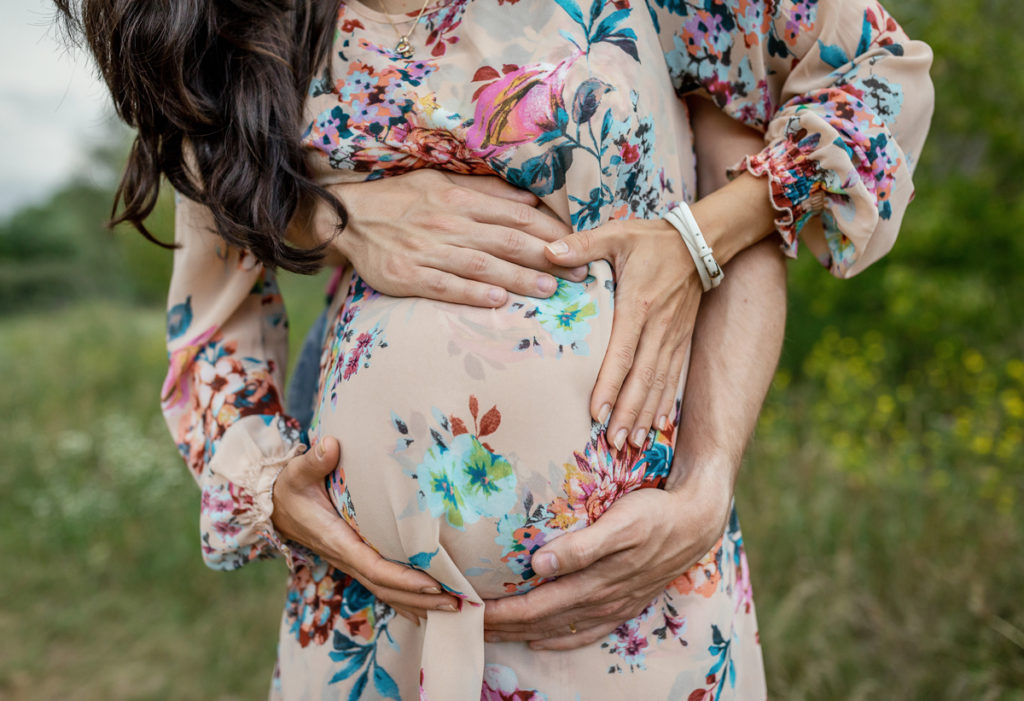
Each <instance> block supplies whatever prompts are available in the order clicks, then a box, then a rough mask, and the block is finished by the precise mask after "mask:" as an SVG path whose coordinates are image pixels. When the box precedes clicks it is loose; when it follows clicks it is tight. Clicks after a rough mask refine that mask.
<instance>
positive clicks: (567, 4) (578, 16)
mask: <svg viewBox="0 0 1024 701" xmlns="http://www.w3.org/2000/svg"><path fill="white" fill-rule="evenodd" d="M598 1H599V2H602V3H603V0H598ZM555 2H557V3H558V4H559V6H560V7H561V8H562V9H563V10H565V12H566V14H568V15H569V16H570V17H571V18H572V19H573V21H574V22H576V23H577V24H578V25H580V26H581V27H583V28H584V29H586V28H587V25H586V23H585V22H584V21H583V11H582V10H581V9H580V6H579V5H577V4H576V3H575V2H573V0H555Z"/></svg>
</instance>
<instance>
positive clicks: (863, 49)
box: [855, 12, 871, 56]
mask: <svg viewBox="0 0 1024 701" xmlns="http://www.w3.org/2000/svg"><path fill="white" fill-rule="evenodd" d="M870 47H871V22H870V21H869V20H868V13H867V12H865V13H864V22H863V24H862V25H861V30H860V41H859V42H858V43H857V53H856V54H855V55H856V56H860V55H861V54H864V53H867V50H868V49H869V48H870Z"/></svg>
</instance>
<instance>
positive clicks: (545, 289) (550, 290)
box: [537, 275, 558, 295]
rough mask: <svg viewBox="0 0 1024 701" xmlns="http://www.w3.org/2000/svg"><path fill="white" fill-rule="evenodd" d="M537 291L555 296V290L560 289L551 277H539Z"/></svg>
mask: <svg viewBox="0 0 1024 701" xmlns="http://www.w3.org/2000/svg"><path fill="white" fill-rule="evenodd" d="M537 289H538V290H540V291H541V293H542V294H546V295H550V294H554V293H555V290H557V289H558V282H557V281H556V280H555V278H553V277H551V276H550V275H538V276H537Z"/></svg>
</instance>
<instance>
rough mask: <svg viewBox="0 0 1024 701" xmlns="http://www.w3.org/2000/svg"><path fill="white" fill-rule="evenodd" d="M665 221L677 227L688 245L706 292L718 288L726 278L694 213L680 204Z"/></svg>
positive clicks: (669, 212) (668, 212)
mask: <svg viewBox="0 0 1024 701" xmlns="http://www.w3.org/2000/svg"><path fill="white" fill-rule="evenodd" d="M664 219H665V221H667V222H668V223H669V224H671V225H672V226H674V227H675V229H676V231H678V232H679V236H680V237H681V238H682V239H683V243H685V244H686V250H688V251H689V252H690V257H691V258H693V264H694V265H695V266H696V268H697V275H698V276H700V284H701V287H703V288H704V291H705V292H707V291H708V290H710V289H712V288H715V287H718V286H719V285H720V284H722V280H723V279H724V278H725V273H724V272H723V271H722V268H721V266H719V265H718V261H716V260H715V256H714V255H713V254H712V252H711V246H709V245H708V242H707V241H705V240H704V234H702V233H701V232H700V226H698V225H697V220H696V219H694V218H693V212H691V211H690V207H689V206H688V205H687V204H686V203H685V202H680V203H678V204H677V205H676V206H675V207H673V208H672V209H670V210H668V211H667V212H665V216H664Z"/></svg>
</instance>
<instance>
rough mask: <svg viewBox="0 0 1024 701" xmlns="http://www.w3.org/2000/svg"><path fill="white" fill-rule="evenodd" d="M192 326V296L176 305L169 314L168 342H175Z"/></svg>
mask: <svg viewBox="0 0 1024 701" xmlns="http://www.w3.org/2000/svg"><path fill="white" fill-rule="evenodd" d="M191 324H192V295H189V296H188V297H186V298H185V301H184V302H182V303H180V304H175V305H174V306H173V307H171V309H170V311H168V312H167V340H168V341H173V340H175V339H177V338H181V336H182V335H183V334H184V333H185V332H186V331H188V327H189V326H190V325H191Z"/></svg>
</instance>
